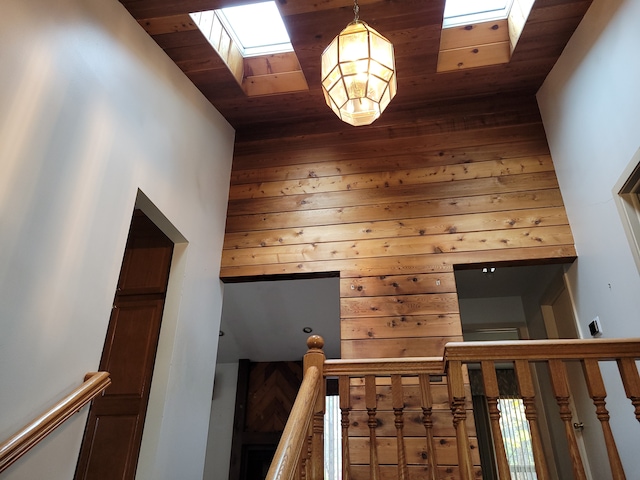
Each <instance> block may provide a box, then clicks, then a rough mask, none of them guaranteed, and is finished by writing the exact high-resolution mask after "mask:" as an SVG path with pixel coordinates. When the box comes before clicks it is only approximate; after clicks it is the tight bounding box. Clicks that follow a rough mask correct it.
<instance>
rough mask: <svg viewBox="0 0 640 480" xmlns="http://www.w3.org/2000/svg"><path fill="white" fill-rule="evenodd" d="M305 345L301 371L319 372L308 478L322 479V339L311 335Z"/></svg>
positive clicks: (323, 381)
mask: <svg viewBox="0 0 640 480" xmlns="http://www.w3.org/2000/svg"><path fill="white" fill-rule="evenodd" d="M307 347H308V348H309V350H308V351H307V353H306V354H305V356H304V360H303V367H302V368H303V371H304V372H305V373H306V371H307V370H308V369H309V368H310V367H316V368H317V369H318V371H319V372H320V392H319V394H318V398H317V400H316V404H315V407H314V410H313V421H312V426H311V458H310V460H311V461H310V468H308V469H307V471H308V472H310V476H307V479H308V480H322V479H323V478H324V435H323V427H324V409H325V397H326V382H325V380H324V376H323V373H322V372H323V369H324V361H325V355H324V351H323V350H322V348H323V347H324V339H323V338H322V337H321V336H320V335H311V336H310V337H309V338H308V339H307Z"/></svg>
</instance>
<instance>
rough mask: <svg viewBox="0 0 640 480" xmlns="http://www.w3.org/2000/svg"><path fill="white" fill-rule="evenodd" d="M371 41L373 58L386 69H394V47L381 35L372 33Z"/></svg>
mask: <svg viewBox="0 0 640 480" xmlns="http://www.w3.org/2000/svg"><path fill="white" fill-rule="evenodd" d="M374 31H375V30H374ZM369 38H370V40H371V57H372V58H375V59H376V61H378V62H380V64H382V65H384V66H385V67H387V68H389V69H392V68H393V46H392V45H391V44H390V43H389V42H388V41H387V40H385V39H384V38H382V37H381V36H380V35H376V34H375V33H372V34H371V35H370V36H369Z"/></svg>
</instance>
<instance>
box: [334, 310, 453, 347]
mask: <svg viewBox="0 0 640 480" xmlns="http://www.w3.org/2000/svg"><path fill="white" fill-rule="evenodd" d="M460 335H462V326H461V324H460V315H459V314H453V313H447V314H445V313H439V314H432V315H400V316H392V317H360V318H343V319H342V321H341V322H340V337H341V338H342V339H343V340H358V339H367V338H413V337H426V336H431V337H454V336H460Z"/></svg>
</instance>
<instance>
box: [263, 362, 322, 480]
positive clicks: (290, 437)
mask: <svg viewBox="0 0 640 480" xmlns="http://www.w3.org/2000/svg"><path fill="white" fill-rule="evenodd" d="M320 377H321V374H320V370H318V368H317V367H315V366H312V367H309V369H308V370H307V371H306V372H305V375H304V379H303V380H302V385H301V386H300V390H299V391H298V395H297V397H296V400H295V402H294V404H293V408H292V409H291V413H290V414H289V419H288V420H287V424H286V426H285V428H284V431H283V432H282V437H281V438H280V442H279V443H278V448H277V449H276V453H275V455H274V456H273V461H272V462H271V466H270V467H269V471H268V472H267V477H266V480H290V479H293V478H294V476H295V474H296V467H297V465H298V457H299V452H300V451H301V450H302V447H303V445H304V443H305V442H306V438H307V437H306V435H307V431H308V429H309V425H310V423H311V419H312V417H313V413H314V409H315V406H316V400H317V399H318V396H319V394H320V390H321V389H320Z"/></svg>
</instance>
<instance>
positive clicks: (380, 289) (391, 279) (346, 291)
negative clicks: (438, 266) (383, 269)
mask: <svg viewBox="0 0 640 480" xmlns="http://www.w3.org/2000/svg"><path fill="white" fill-rule="evenodd" d="M455 291H456V281H455V277H454V275H453V273H427V274H417V275H388V276H387V275H384V276H380V277H362V278H344V279H342V280H340V296H341V297H343V298H344V297H375V296H380V295H409V294H420V293H447V292H455Z"/></svg>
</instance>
